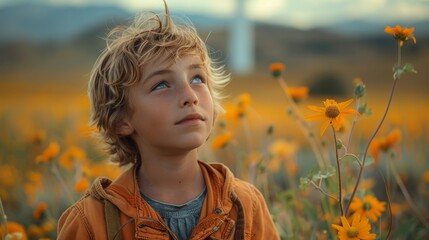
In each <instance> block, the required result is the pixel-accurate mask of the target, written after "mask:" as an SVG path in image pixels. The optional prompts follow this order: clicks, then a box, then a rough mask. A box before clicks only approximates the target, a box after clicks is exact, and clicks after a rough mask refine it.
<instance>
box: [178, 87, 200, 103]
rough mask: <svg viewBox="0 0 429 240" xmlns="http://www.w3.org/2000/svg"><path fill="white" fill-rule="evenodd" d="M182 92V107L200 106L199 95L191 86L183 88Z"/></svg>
mask: <svg viewBox="0 0 429 240" xmlns="http://www.w3.org/2000/svg"><path fill="white" fill-rule="evenodd" d="M180 92H181V93H180V106H181V107H186V106H193V105H197V104H198V95H197V93H196V92H195V90H194V89H193V88H192V87H191V86H190V85H189V84H186V85H185V86H183V88H182V89H181V91H180Z"/></svg>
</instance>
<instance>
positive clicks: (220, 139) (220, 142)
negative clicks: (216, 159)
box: [212, 132, 232, 150]
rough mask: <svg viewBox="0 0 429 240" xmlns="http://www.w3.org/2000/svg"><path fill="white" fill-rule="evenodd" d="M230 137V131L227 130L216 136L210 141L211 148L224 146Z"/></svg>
mask: <svg viewBox="0 0 429 240" xmlns="http://www.w3.org/2000/svg"><path fill="white" fill-rule="evenodd" d="M231 139H232V133H230V132H227V133H224V134H221V135H219V136H217V137H216V138H215V139H213V141H212V148H213V149H214V150H217V149H221V148H224V147H225V146H226V145H227V144H228V143H229V142H230V141H231Z"/></svg>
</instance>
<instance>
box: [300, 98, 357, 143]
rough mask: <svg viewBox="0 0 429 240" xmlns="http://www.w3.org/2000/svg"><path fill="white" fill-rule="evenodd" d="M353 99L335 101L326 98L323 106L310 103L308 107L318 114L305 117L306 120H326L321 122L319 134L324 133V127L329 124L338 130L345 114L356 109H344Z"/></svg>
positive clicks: (351, 112)
mask: <svg viewBox="0 0 429 240" xmlns="http://www.w3.org/2000/svg"><path fill="white" fill-rule="evenodd" d="M352 101H353V99H350V100H348V101H345V102H340V103H337V102H336V101H335V100H332V99H326V101H323V104H324V105H325V107H318V106H313V105H310V106H308V108H309V109H310V110H313V111H315V112H318V113H320V114H318V115H314V116H310V117H306V118H305V119H306V120H308V121H317V120H324V119H326V121H325V122H324V123H323V125H322V127H321V128H320V136H322V135H323V133H325V131H326V128H327V127H328V126H329V124H332V125H333V126H334V129H335V130H336V131H339V130H340V129H341V127H342V125H343V124H342V123H343V122H344V121H343V120H344V119H343V118H344V115H345V114H353V113H355V112H356V111H355V110H354V109H345V108H346V107H348V106H349V105H350V103H352Z"/></svg>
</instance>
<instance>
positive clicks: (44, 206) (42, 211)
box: [33, 202, 48, 220]
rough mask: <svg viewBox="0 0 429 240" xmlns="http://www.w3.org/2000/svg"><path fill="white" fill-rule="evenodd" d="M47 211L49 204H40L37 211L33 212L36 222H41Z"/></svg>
mask: <svg viewBox="0 0 429 240" xmlns="http://www.w3.org/2000/svg"><path fill="white" fill-rule="evenodd" d="M46 209H48V204H46V203H45V202H41V203H39V205H38V206H37V208H36V210H34V211H33V218H34V220H40V219H41V218H42V216H43V215H44V214H45V212H46Z"/></svg>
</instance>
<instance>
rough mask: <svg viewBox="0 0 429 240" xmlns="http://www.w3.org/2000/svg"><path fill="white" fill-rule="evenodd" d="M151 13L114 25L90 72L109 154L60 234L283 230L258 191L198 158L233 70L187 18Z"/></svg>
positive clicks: (189, 235) (168, 235)
mask: <svg viewBox="0 0 429 240" xmlns="http://www.w3.org/2000/svg"><path fill="white" fill-rule="evenodd" d="M164 4H165V11H166V16H165V20H164V21H163V20H162V19H161V17H160V16H159V15H156V14H151V15H150V16H149V17H147V16H142V17H140V18H138V19H136V20H135V22H134V24H133V25H131V26H129V27H127V28H121V29H115V30H113V31H112V32H111V33H110V34H109V37H110V40H108V41H107V48H106V50H105V51H104V52H103V53H102V55H101V56H100V57H99V59H98V60H97V62H96V64H95V66H94V69H93V71H92V74H91V78H90V82H89V95H90V99H91V105H92V124H93V125H96V126H97V127H98V129H99V130H100V134H101V135H102V137H103V139H104V140H105V141H106V143H107V144H108V146H109V149H108V150H109V152H110V153H111V155H112V161H113V162H116V163H118V164H119V165H121V166H123V165H127V164H129V165H132V167H131V168H130V169H129V170H127V171H126V172H124V173H123V174H122V175H121V176H120V177H119V178H118V179H117V180H115V181H114V182H111V181H110V180H108V179H105V178H99V179H97V180H96V181H95V182H94V183H93V185H92V187H91V189H90V190H89V191H88V193H86V195H85V196H84V197H83V198H82V199H81V200H79V201H78V202H77V203H75V204H74V205H73V206H71V207H70V208H69V209H68V210H66V211H65V212H64V213H63V215H62V216H61V218H60V220H59V223H58V239H279V236H278V234H277V232H276V229H275V227H274V224H273V221H272V219H271V216H270V214H269V212H268V209H267V206H266V204H265V202H264V199H263V196H262V195H261V193H260V192H259V191H258V190H257V189H256V188H255V187H254V186H252V185H250V184H248V183H246V182H244V181H241V180H238V179H236V178H234V177H233V175H232V173H231V172H230V171H229V170H228V169H227V168H226V167H225V166H223V165H221V164H206V163H203V162H201V161H198V147H200V146H201V145H202V144H203V143H204V142H205V141H206V140H207V138H208V137H209V135H210V132H211V129H212V126H213V121H214V119H215V118H216V115H217V114H218V113H219V111H220V110H221V107H220V106H219V104H218V102H219V98H220V97H221V96H220V93H219V91H220V88H221V87H222V86H223V85H225V84H226V83H227V82H228V80H229V78H228V76H225V75H224V72H223V70H222V68H215V67H213V65H212V63H211V60H210V58H209V56H208V52H207V49H206V47H205V44H204V42H203V41H202V40H201V39H200V38H199V36H198V34H197V33H196V31H195V29H194V28H193V27H190V26H177V25H175V24H174V23H173V22H172V21H171V18H170V15H169V11H168V7H167V4H166V3H165V0H164Z"/></svg>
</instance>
